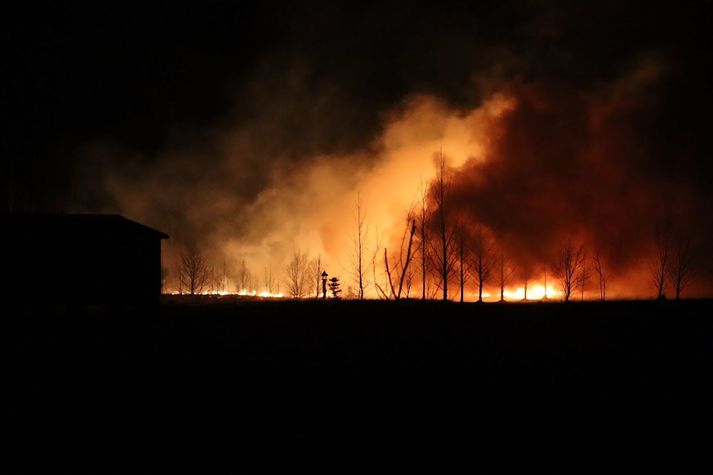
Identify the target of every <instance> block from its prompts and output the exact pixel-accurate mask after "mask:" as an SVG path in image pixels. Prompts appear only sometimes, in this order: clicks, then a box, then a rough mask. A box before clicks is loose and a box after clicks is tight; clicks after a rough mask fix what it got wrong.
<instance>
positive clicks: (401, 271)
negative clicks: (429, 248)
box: [384, 213, 416, 300]
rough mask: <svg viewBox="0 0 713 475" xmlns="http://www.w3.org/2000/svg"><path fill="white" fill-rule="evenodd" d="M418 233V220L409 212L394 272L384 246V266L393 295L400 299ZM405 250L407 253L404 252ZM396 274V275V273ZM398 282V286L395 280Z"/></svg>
mask: <svg viewBox="0 0 713 475" xmlns="http://www.w3.org/2000/svg"><path fill="white" fill-rule="evenodd" d="M415 234H416V220H415V219H414V218H413V217H412V216H411V213H409V215H408V217H407V222H406V229H405V230H404V233H403V235H402V237H401V245H400V246H399V252H398V259H397V265H396V266H395V267H394V269H393V270H394V272H392V269H391V266H390V265H389V257H388V252H387V250H386V248H384V268H385V269H386V275H387V278H388V284H389V288H390V290H391V297H392V298H394V299H396V300H398V299H400V298H401V295H402V293H403V289H404V281H405V279H406V276H407V274H408V270H409V265H410V264H411V261H412V259H413V237H414V235H415ZM404 250H405V251H404ZM404 252H405V253H404ZM394 274H395V275H394ZM395 281H396V282H398V286H395V285H394V282H395Z"/></svg>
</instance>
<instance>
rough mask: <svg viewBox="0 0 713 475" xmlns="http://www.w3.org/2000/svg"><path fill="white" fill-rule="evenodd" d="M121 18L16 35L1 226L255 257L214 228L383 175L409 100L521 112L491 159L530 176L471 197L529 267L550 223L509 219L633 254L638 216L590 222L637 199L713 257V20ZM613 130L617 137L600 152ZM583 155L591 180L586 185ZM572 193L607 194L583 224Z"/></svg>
mask: <svg viewBox="0 0 713 475" xmlns="http://www.w3.org/2000/svg"><path fill="white" fill-rule="evenodd" d="M110 3H111V2H99V3H98V4H97V3H96V2H95V3H93V4H87V5H80V4H79V3H75V2H54V3H53V4H52V5H50V6H42V7H26V8H25V10H24V11H14V12H12V13H11V14H7V15H6V18H5V22H4V23H5V25H4V26H3V31H4V35H5V45H6V51H7V53H6V54H8V56H6V58H5V61H4V63H5V67H4V68H3V69H4V72H3V78H2V84H3V85H2V103H3V109H4V111H5V117H6V120H7V122H6V123H7V125H6V129H5V133H4V134H3V141H2V155H3V165H2V190H3V195H4V196H3V200H2V204H3V207H4V209H5V210H6V211H51V212H58V211H81V212H121V213H124V214H128V215H129V217H132V218H135V219H140V220H143V221H147V222H148V223H149V224H152V225H157V226H161V227H162V228H163V229H164V230H167V231H168V232H170V233H171V234H172V236H178V237H179V238H180V237H181V236H191V238H192V239H199V238H198V237H197V236H198V234H199V231H197V230H200V233H201V235H205V236H209V237H210V242H211V243H213V245H214V246H215V244H214V243H215V242H216V241H217V240H219V239H223V240H225V239H227V238H226V236H228V235H230V236H240V239H243V240H249V239H250V238H251V236H252V237H253V238H254V234H255V233H256V232H258V231H252V234H251V232H250V231H248V230H246V227H248V225H243V224H241V225H236V227H231V228H230V229H229V230H226V229H224V227H222V226H218V225H217V224H215V223H216V222H219V221H222V220H225V219H226V216H229V215H235V214H240V213H242V212H243V210H245V209H249V210H250V211H245V213H247V214H249V213H250V212H252V213H257V211H255V207H256V206H257V205H256V203H257V202H258V201H259V200H258V198H259V197H261V196H264V195H265V193H264V191H265V190H275V189H279V190H283V189H284V188H285V187H284V186H282V185H280V186H277V185H275V183H276V182H279V181H280V180H282V179H283V178H282V177H278V178H276V173H278V172H276V170H278V171H280V173H284V174H286V175H289V174H290V173H291V170H292V169H293V168H292V167H302V168H306V167H307V166H310V167H312V166H313V165H314V164H315V163H318V164H321V163H322V161H320V160H322V159H318V158H315V157H342V158H336V159H334V160H336V162H333V163H341V162H339V160H347V159H346V158H344V157H349V158H348V160H349V162H350V163H354V162H359V163H360V164H359V166H363V167H365V168H369V167H372V166H374V164H378V163H381V162H383V159H382V158H381V157H382V155H383V148H384V146H383V142H380V141H379V138H380V137H382V136H383V134H384V131H385V130H387V129H388V127H389V125H390V124H393V123H394V122H395V121H396V122H397V121H398V120H399V119H398V118H399V117H403V116H404V114H405V115H408V114H410V112H404V111H405V110H406V111H410V110H411V109H409V107H411V106H410V105H409V104H412V102H410V101H412V99H413V98H415V97H424V96H426V97H431V98H437V100H438V101H439V104H440V107H443V108H445V109H447V110H448V114H450V115H451V116H453V117H462V116H465V115H467V114H469V113H470V112H471V111H473V110H476V109H478V108H479V107H481V106H482V105H483V104H484V102H485V101H486V100H487V99H488V98H489V97H492V94H493V93H496V92H500V93H504V94H506V95H508V96H509V97H512V98H515V99H516V100H517V103H518V104H519V106H518V108H517V110H516V112H514V113H513V114H512V115H511V116H509V117H508V119H507V121H506V122H504V123H503V124H501V125H500V126H499V127H501V129H502V130H506V132H505V133H504V138H502V139H498V142H497V143H496V144H494V145H493V146H492V150H491V151H490V152H489V153H485V154H484V155H483V156H489V155H492V156H495V155H497V156H498V157H509V158H508V160H510V161H509V162H508V163H515V165H514V166H511V165H508V166H505V165H502V163H501V164H499V165H497V166H495V165H494V166H491V167H488V169H487V170H486V171H485V172H484V173H483V176H490V177H491V178H492V179H491V180H490V181H489V182H488V184H487V185H483V184H482V182H481V181H479V180H480V179H475V178H474V176H475V175H473V174H479V173H481V172H480V171H478V165H476V164H473V163H470V164H468V163H466V164H465V165H464V166H463V168H462V169H461V172H462V173H460V175H459V179H458V180H457V188H458V189H457V190H456V191H457V193H458V196H459V199H462V200H463V202H464V203H465V206H466V208H468V209H470V210H471V212H472V215H473V216H474V217H476V218H477V219H479V220H482V221H484V222H485V223H486V224H487V225H488V226H491V227H492V228H493V229H499V230H502V233H503V236H505V237H504V238H503V239H505V240H509V241H512V242H513V249H515V251H514V253H515V254H516V255H518V256H520V257H521V259H522V261H523V262H530V261H531V260H532V253H531V252H529V251H528V250H527V249H528V246H527V244H525V243H524V241H523V239H524V238H520V239H519V240H517V239H515V238H512V237H510V238H508V237H507V236H514V235H516V234H518V235H529V234H531V230H532V229H535V228H538V227H539V228H541V227H542V222H540V223H531V222H529V221H527V219H525V217H524V216H520V217H518V215H517V214H514V215H513V217H512V219H504V218H503V215H504V214H503V213H504V211H503V210H501V209H498V206H500V205H501V204H502V203H510V204H511V205H512V206H522V203H523V202H524V201H528V202H529V201H530V198H529V197H530V196H532V195H533V194H534V195H541V196H544V198H542V199H547V203H548V205H547V208H548V209H555V210H559V211H557V213H558V214H556V216H555V214H553V215H552V216H544V217H543V220H544V221H543V222H544V223H545V224H548V225H549V227H548V229H549V228H557V229H558V230H557V231H553V232H552V233H549V234H547V233H545V234H542V233H540V234H537V235H536V236H535V238H537V239H558V238H560V237H561V236H562V235H563V233H562V232H560V231H561V228H562V225H561V223H560V222H559V221H558V219H559V218H557V216H563V215H564V216H567V218H566V219H567V220H569V221H570V222H574V221H578V220H579V221H578V222H580V221H581V222H582V223H585V224H583V226H590V227H593V228H600V227H601V226H600V225H599V224H598V223H599V222H598V221H597V220H598V219H600V218H601V219H607V220H608V223H609V224H608V226H609V227H611V228H616V229H610V230H608V231H606V232H604V231H603V232H602V233H599V232H598V231H597V233H594V234H596V236H595V237H594V238H592V239H591V240H590V241H591V242H594V243H599V244H600V245H601V246H603V247H607V246H610V244H611V242H612V241H613V240H615V239H616V240H619V239H621V237H620V235H622V233H623V234H626V236H631V235H632V233H633V234H636V233H635V232H634V231H633V230H631V229H628V228H627V229H626V230H625V231H624V232H622V226H626V224H627V223H628V218H627V216H626V215H619V214H617V212H616V211H614V206H607V207H589V205H587V204H585V202H586V203H589V202H590V201H591V200H596V199H599V198H598V197H600V196H604V195H609V194H611V193H609V191H610V190H615V193H614V194H615V195H616V194H617V192H618V191H621V189H622V188H627V187H633V188H635V189H640V190H642V192H641V196H642V197H641V198H640V199H639V197H638V196H637V197H630V196H628V195H627V196H624V195H623V194H622V195H621V196H620V198H618V199H620V200H622V201H621V202H622V203H623V204H622V205H621V206H624V207H627V206H629V207H632V206H641V207H642V209H643V208H647V207H650V206H652V203H653V202H654V201H655V200H656V198H655V197H656V195H657V193H660V194H661V195H663V198H661V200H660V201H661V203H663V204H661V205H660V207H661V209H662V211H661V212H660V213H659V212H656V213H653V214H652V216H651V217H650V219H648V218H647V219H646V220H645V222H642V226H649V227H650V226H651V225H652V224H653V223H655V222H656V221H657V220H661V219H663V218H664V217H666V216H669V215H671V216H674V218H675V219H680V220H681V221H684V222H686V223H687V225H690V229H691V231H690V232H691V233H693V234H695V235H697V236H698V237H699V240H700V243H701V247H702V248H705V247H709V246H708V245H709V244H712V243H713V230H712V229H711V223H710V221H711V220H710V216H709V215H707V213H708V212H709V210H710V209H711V206H712V205H713V192H711V187H710V185H711V183H713V171H712V170H713V169H712V167H711V165H710V162H711V156H712V155H711V152H712V151H713V150H712V147H711V140H710V135H711V125H712V124H713V117H712V114H711V111H712V110H713V103H712V102H713V101H712V96H713V95H712V94H711V92H710V84H711V76H710V73H711V71H713V68H712V67H711V62H712V61H711V59H712V58H711V51H710V49H711V44H712V42H711V33H710V31H711V29H710V25H711V17H712V16H711V12H712V11H713V4H711V2H707V1H699V2H668V4H666V5H664V4H663V3H664V2H661V3H662V4H661V5H657V4H655V3H652V2H618V1H611V2H608V1H599V2H571V1H554V0H553V1H493V2H449V1H442V2H433V3H431V4H429V3H422V2H408V3H407V4H406V3H404V2H379V3H370V2H318V1H315V2H293V3H290V4H282V3H280V2H270V1H264V2H256V3H255V4H251V3H248V2H200V3H198V2H196V3H195V4H194V5H193V6H184V5H177V4H175V2H152V3H151V4H150V5H149V4H146V3H145V2H142V3H141V4H138V5H132V4H130V2H117V3H116V4H110ZM632 78H633V79H632ZM627 84H634V85H632V86H627ZM604 103H606V104H609V105H610V106H611V107H609V108H605V107H603V106H602V107H600V105H601V104H604ZM542 104H546V107H544V109H543V107H541V105H542ZM612 104H613V105H612ZM545 109H547V112H546V113H544V112H543V110H545ZM600 109H601V110H603V111H600ZM612 110H614V112H611V111H612ZM596 114H600V115H599V116H603V117H607V119H603V120H604V122H605V125H602V126H598V127H599V128H597V129H596V132H592V127H591V122H590V120H593V119H591V118H592V117H594V116H595V115H596ZM599 116H597V117H599ZM587 124H589V125H587ZM498 130H500V129H498ZM494 140H495V139H493V140H491V142H493V141H494ZM228 143H229V144H230V145H226V144H228ZM236 143H237V144H238V145H235V144H236ZM446 145H448V144H446ZM231 147H234V148H231ZM533 148H534V149H536V150H539V153H535V154H534V155H528V154H530V153H531V152H532V150H533ZM234 150H237V152H234ZM248 151H249V152H248ZM434 151H435V150H427V151H425V152H424V153H428V154H430V153H432V152H434ZM448 152H449V150H447V149H446V153H448ZM228 156H230V158H229V159H228V158H226V157H228ZM575 156H576V157H582V159H581V160H582V161H579V158H577V159H576V160H577V163H578V164H579V165H577V166H571V167H570V165H569V163H570V160H571V159H572V158H571V157H575ZM591 156H597V157H608V158H595V159H591ZM587 157H589V158H587ZM590 159H591V160H594V162H597V163H595V164H594V165H587V166H586V167H585V166H584V165H582V163H585V162H586V163H591V162H588V161H587V160H590ZM345 163H346V162H345ZM489 163H494V162H489ZM308 164H309V165H308ZM515 166H517V169H518V170H520V171H521V172H518V173H513V172H512V170H513V169H514V167H515ZM503 167H505V168H506V169H507V170H508V171H507V172H504V171H503V170H502V169H503ZM612 169H614V170H616V173H615V175H616V176H615V177H612V176H611V175H612V174H611V173H607V172H606V171H608V170H612ZM236 170H237V171H236ZM523 170H525V171H526V172H524V171H523ZM543 170H556V171H555V172H553V173H552V174H549V175H542V176H540V171H543ZM590 171H591V173H590ZM585 175H586V176H585ZM478 176H481V175H478ZM246 177H247V178H246ZM624 178H626V179H624ZM567 180H575V182H577V183H580V180H581V182H582V183H586V184H587V186H586V187H585V188H587V189H589V190H590V191H591V193H590V194H586V195H582V196H578V197H576V198H573V199H574V200H575V201H577V200H581V201H582V203H580V204H578V205H577V207H576V209H577V210H581V209H583V208H587V209H588V211H584V212H583V215H584V216H579V214H580V213H577V216H574V214H573V213H572V212H571V209H567V210H564V211H563V210H562V208H561V207H556V206H554V205H552V203H556V202H559V201H558V200H561V199H562V197H563V196H564V195H563V194H562V186H561V183H564V182H566V181H567ZM607 180H610V181H607ZM280 183H282V182H280ZM538 183H542V184H543V185H541V186H540V185H536V184H538ZM320 184H321V186H324V187H327V186H331V185H332V183H330V182H324V181H322V182H320ZM134 185H135V186H134ZM550 185H552V186H554V187H555V189H556V191H554V192H550V191H547V190H548V186H550ZM590 185H591V186H590ZM340 186H341V185H340ZM344 186H346V185H344ZM578 188H581V187H578ZM148 189H155V190H161V192H159V191H157V193H158V194H164V195H169V194H170V195H171V196H172V198H171V200H163V199H162V198H161V197H153V196H151V197H147V196H149V195H148V194H147V191H146V190H148ZM202 190H209V191H211V192H213V191H215V190H218V191H219V192H220V193H222V195H227V194H229V193H234V194H235V195H236V196H237V198H231V199H234V200H235V201H234V202H232V201H231V202H230V203H229V204H225V205H224V206H223V207H221V206H219V205H218V204H216V203H220V202H222V201H221V199H219V198H216V196H219V194H220V193H218V191H216V195H211V198H210V199H206V202H208V201H210V204H211V205H210V206H207V205H205V206H204V204H203V203H202V202H201V201H200V199H199V198H197V199H196V202H195V203H194V204H195V206H194V207H192V208H191V209H188V207H187V206H185V205H184V204H181V201H180V197H181V196H184V195H185V194H186V193H195V194H196V195H201V194H202ZM513 190H514V191H515V192H514V193H511V191H513ZM523 190H524V191H523ZM543 190H544V191H543ZM203 194H205V193H203ZM222 195H221V196H222ZM525 195H527V197H528V198H527V199H525V198H523V197H524V196H525ZM493 196H497V197H504V199H494V198H493ZM567 196H569V195H567ZM677 197H678V198H677ZM679 198H680V199H679ZM601 199H604V198H601ZM629 200H630V201H629ZM137 203H140V205H137ZM473 203H475V204H473ZM483 203H486V204H487V206H486V205H484V204H483ZM632 203H633V204H632ZM642 203H643V204H642ZM657 203H658V202H657ZM656 206H659V205H658V204H657V205H656ZM589 208H592V209H589ZM669 208H670V209H669ZM526 211H527V210H526ZM529 211H531V210H529ZM605 212H606V213H610V214H611V213H614V214H616V216H615V217H613V218H611V219H609V218H605V217H602V216H604V214H603V213H605ZM637 213H638V211H637ZM607 216H609V215H607ZM250 222H251V223H254V220H253V221H250ZM611 223H622V224H621V226H619V225H616V224H611ZM691 223H693V224H692V225H691ZM249 227H250V228H251V229H253V230H254V229H261V228H260V226H258V225H257V224H252V225H250V226H249ZM218 228H220V229H218ZM647 229H648V228H647ZM291 232H293V233H294V230H292V231H291ZM617 236H619V237H617ZM236 239H237V238H236ZM637 239H638V238H637ZM324 240H325V241H328V239H327V238H324ZM278 241H279V238H278V237H276V238H274V242H271V243H267V244H263V247H264V246H274V247H275V248H279V247H280V244H279V242H278ZM515 241H517V242H515ZM634 241H636V240H634ZM637 242H638V241H637ZM607 243H609V244H607ZM631 246H632V247H633V246H635V244H634V243H632V244H631ZM324 247H325V249H327V250H328V249H329V246H328V245H327V244H325V245H324ZM610 247H612V246H610ZM626 247H627V246H624V248H626ZM615 254H616V253H615V250H613V249H612V250H611V253H610V257H611V258H612V259H614V258H616V259H617V260H618V262H623V261H626V258H624V257H622V256H620V255H615ZM706 255H707V253H706ZM335 259H336V258H335ZM626 262H627V263H628V261H626ZM528 266H534V264H526V265H525V267H528Z"/></svg>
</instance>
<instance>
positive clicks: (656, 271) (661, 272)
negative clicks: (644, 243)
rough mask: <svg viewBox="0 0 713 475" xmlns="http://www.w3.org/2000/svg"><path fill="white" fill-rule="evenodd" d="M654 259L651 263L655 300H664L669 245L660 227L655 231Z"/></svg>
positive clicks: (666, 236)
mask: <svg viewBox="0 0 713 475" xmlns="http://www.w3.org/2000/svg"><path fill="white" fill-rule="evenodd" d="M654 245H655V247H654V259H653V261H652V262H651V277H652V283H653V285H654V288H655V290H656V299H658V300H661V299H665V298H666V294H665V292H666V277H667V276H668V273H669V265H670V262H669V259H670V245H669V237H668V232H667V231H665V230H663V229H662V228H661V227H659V229H657V230H656V240H655V243H654Z"/></svg>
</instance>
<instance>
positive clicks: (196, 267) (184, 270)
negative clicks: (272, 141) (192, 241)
mask: <svg viewBox="0 0 713 475" xmlns="http://www.w3.org/2000/svg"><path fill="white" fill-rule="evenodd" d="M208 271H209V269H208V264H207V263H206V260H205V257H203V254H202V253H201V252H200V251H199V250H198V248H197V247H196V246H189V247H188V248H186V249H185V250H184V251H183V253H182V255H181V272H180V279H181V287H182V288H185V289H186V291H187V292H188V293H189V294H190V295H196V294H200V293H201V292H203V290H204V288H205V285H206V283H207V281H208Z"/></svg>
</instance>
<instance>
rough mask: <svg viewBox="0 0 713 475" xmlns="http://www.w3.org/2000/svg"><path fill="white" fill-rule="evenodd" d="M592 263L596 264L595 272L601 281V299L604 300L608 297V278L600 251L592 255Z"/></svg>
mask: <svg viewBox="0 0 713 475" xmlns="http://www.w3.org/2000/svg"><path fill="white" fill-rule="evenodd" d="M592 263H593V264H594V273H595V274H596V275H597V280H598V281H599V300H601V301H602V302H604V301H606V299H607V278H606V274H605V273H604V265H603V264H602V259H601V257H600V256H599V253H598V252H597V253H596V254H595V255H594V257H592Z"/></svg>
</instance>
